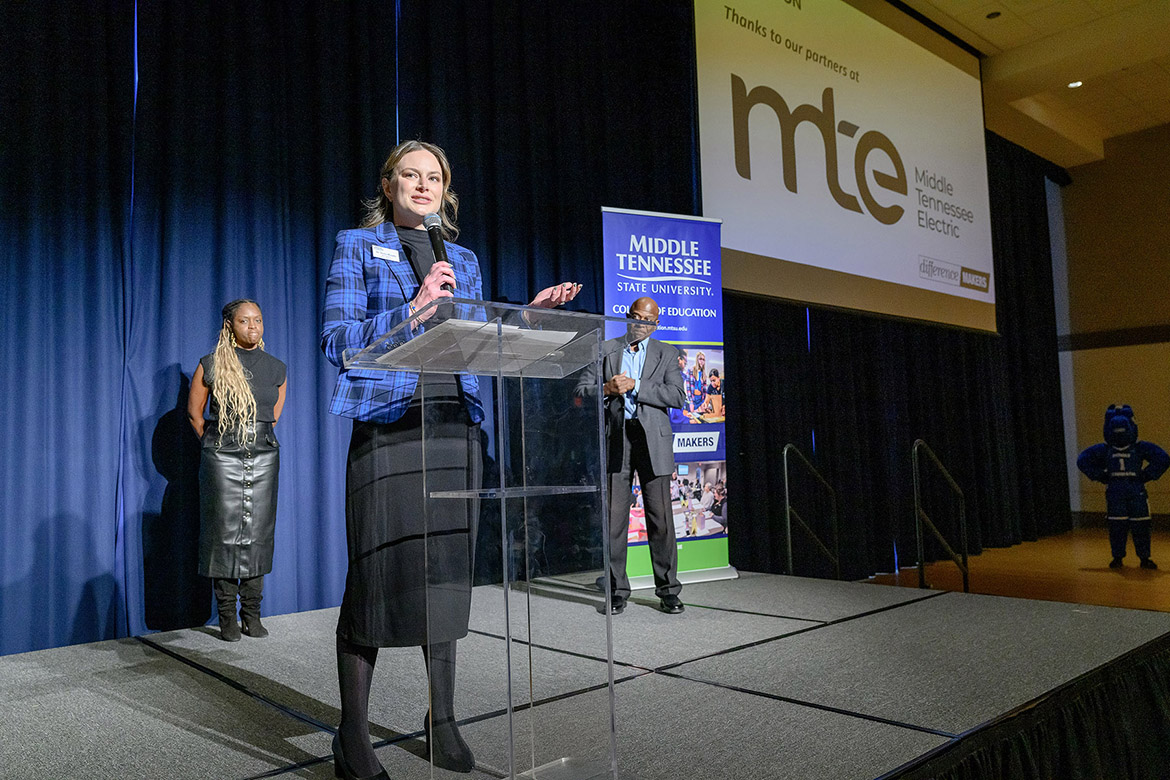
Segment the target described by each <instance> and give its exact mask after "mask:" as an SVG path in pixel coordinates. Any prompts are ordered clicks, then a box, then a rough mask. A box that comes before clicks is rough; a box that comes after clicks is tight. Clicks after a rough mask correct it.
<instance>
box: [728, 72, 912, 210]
mask: <svg viewBox="0 0 1170 780" xmlns="http://www.w3.org/2000/svg"><path fill="white" fill-rule="evenodd" d="M758 105H765V106H767V107H768V108H770V109H772V111H773V112H775V114H776V119H777V120H778V121H779V123H780V155H781V164H782V166H783V170H784V186H785V187H786V188H787V189H788V191H789V192H791V193H793V194H795V193H796V128H797V126H798V125H799V124H800V123H801V122H809V123H811V124H812V125H813V126H815V127H816V128H817V129H818V130H820V132H821V138H823V139H824V142H825V181H826V182H827V183H828V185H829V192H830V193H831V194H832V196H833V200H835V201H837V205H839V206H840V207H841V208H843V209H848V210H849V211H855V212H857V213H858V214H861V213H863V212H862V209H861V205H860V204H859V203H858V202H857V196H855V195H853V194H851V193H849V192H846V191H845V189H844V188H842V186H841V178H840V171H839V170H838V168H837V134H838V133H840V134H841V135H843V136H846V137H848V138H853V137H854V136H855V135H857V132H858V131H859V130H860V129H861V128H860V127H859V126H858V125H855V124H853V123H852V122H849V121H846V120H844V119H842V120H841V121H840V122H839V123H838V122H837V118H836V109H835V106H834V102H833V89H832V88H831V87H826V88H825V91H824V92H823V93H821V107H820V108H817V107H816V106H813V105H809V104H805V105H800V106H797V107H796V108H795V109H789V108H788V103H787V102H786V101H785V100H784V98H783V97H782V96H781V95H780V93H779V92H777V91H776V90H774V89H772V88H771V87H768V86H764V85H761V86H757V87H754V88H752V90H751V91H750V92H749V91H748V88H747V85H746V84H745V83H744V80H743V79H742V78H740V77H739V76H737V75H735V74H734V73H732V74H731V120H732V132H733V134H734V143H735V170H736V172H737V173H738V174H739V175H740V176H741V177H743V178H745V179H751V177H752V158H751V139H750V137H749V133H748V114H750V113H751V110H752V108H753V107H754V106H758ZM874 151H881V152H884V153H885V155H886V157H887V158H888V159H889V161H890V162H891V163H892V164H893V166H894V172H893V173H892V174H891V173H886V172H883V171H879V170H868V169H867V166H868V165H869V156H870V154H871V153H873V152H874ZM853 173H854V178H855V179H856V181H857V191H858V194H860V195H861V200H862V202H863V203H864V204H865V208H866V209H867V210H868V211H869V214H870V216H872V217H873V218H874V219H876V220H877V221H878V222H880V223H882V224H883V225H893V224H894V223H895V222H897V221H898V220H900V219H901V218H902V214H904V213H905V209H904V208H902V206H899V205H897V204H896V203H889V204H882V203H880V202H878V199H877V198H876V197H874V194H873V192H872V191H871V190H870V186H869V179H868V177H867V173H872V174H873V180H874V182H875V183H876V184H877V185H878V186H879V187H880V188H882V189H884V190H887V191H888V192H891V193H894V194H896V195H902V196H905V195H906V193H907V182H906V166H905V165H903V164H902V156H901V155H900V154H899V153H898V150H897V148H896V147H895V146H894V142H893V141H891V140H890V139H889V138H888V137H886V135H885V134H884V133H881V132H880V131H878V130H867V131H866V132H864V133H862V134H861V137H860V138H858V139H857V148H856V149H855V150H854V152H853Z"/></svg>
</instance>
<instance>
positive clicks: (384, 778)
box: [333, 734, 390, 780]
mask: <svg viewBox="0 0 1170 780" xmlns="http://www.w3.org/2000/svg"><path fill="white" fill-rule="evenodd" d="M333 776H334V777H340V778H342V780H390V775H388V774H386V770H385V769H383V770H382V771H381V772H379V773H378V774H376V775H369V776H367V777H358V776H357V775H356V774H354V773H353V772H351V771H350V769H349V764H347V763H346V762H345V754H344V753H342V752H341V737H340V736H338V735H337V734H334V735H333Z"/></svg>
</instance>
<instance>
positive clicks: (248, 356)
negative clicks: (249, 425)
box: [199, 347, 286, 423]
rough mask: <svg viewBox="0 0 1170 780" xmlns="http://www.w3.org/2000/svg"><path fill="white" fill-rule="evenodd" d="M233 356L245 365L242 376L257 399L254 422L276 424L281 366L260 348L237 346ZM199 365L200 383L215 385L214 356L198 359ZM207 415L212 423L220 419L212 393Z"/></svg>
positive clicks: (283, 372) (282, 371)
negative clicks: (209, 409) (245, 377)
mask: <svg viewBox="0 0 1170 780" xmlns="http://www.w3.org/2000/svg"><path fill="white" fill-rule="evenodd" d="M236 356H237V357H238V358H239V359H240V363H242V364H243V366H244V375H245V376H247V377H248V384H249V385H251V387H252V395H253V396H254V397H255V398H256V421H257V422H269V423H270V422H276V414H275V413H274V408H275V407H276V400H277V398H279V397H280V393H279V388H280V386H281V385H283V384H284V380H285V376H286V368H285V365H284V363H282V362H281V361H280V360H278V359H276V358H274V357H272V355H269V354H268V353H267V352H265V351H264V350H262V349H260V348H259V347H256V348H255V349H240V348H239V347H236ZM199 365H201V366H203V384H204V385H206V386H207V387H208V388H210V387H211V385H212V383H214V382H215V353H214V352H213V353H211V354H209V355H204V356H203V357H201V358H200V359H199ZM210 416H211V419H213V420H218V419H219V402H218V401H216V399H215V393H212V394H211V412H210Z"/></svg>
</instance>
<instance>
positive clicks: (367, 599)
mask: <svg viewBox="0 0 1170 780" xmlns="http://www.w3.org/2000/svg"><path fill="white" fill-rule="evenodd" d="M426 409H427V412H426V413H427V442H426V445H427V446H426V471H425V486H424V471H423V441H422V411H421V409H420V407H419V406H418V405H417V404H412V405H411V406H410V408H409V409H408V410H407V412H406V414H405V415H403V417H402V418H400V419H399V420H397V421H395V422H393V423H390V424H382V423H369V422H362V421H360V420H355V421H354V426H353V436H352V438H351V439H350V445H349V458H348V462H347V464H346V496H345V532H346V543H347V546H348V548H349V571H348V573H347V575H346V579H345V595H344V597H343V599H342V602H341V614H340V617H339V619H338V623H337V635H338V636H339V637H341V638H342V639H345V640H346V641H349V642H352V643H354V644H358V645H365V646H367V647H405V646H409V645H426V644H430V643H435V642H447V641H451V640H455V639H460V638H462V637H464V636H466V635H467V621H468V617H469V614H470V611H471V573H472V565H473V555H474V550H475V530H476V525H477V523H478V515H479V502H478V501H475V500H470V499H460V498H456V499H430V501H429V506H427V505H426V504H427V502H426V501H424V495H423V492H424V487H425V490H426V491H427V492H434V491H438V490H470V489H478V488H479V487H480V483H481V480H482V457H481V454H480V444H479V432H480V429H479V425H478V424H474V423H472V422H471V419H470V417H468V414H467V411H466V409H465V408H464V405H463V403H462V402H461V401H460V400H459V399H457V398H452V399H450V400H449V401H446V400H438V399H436V400H430V401H428V402H427V405H426Z"/></svg>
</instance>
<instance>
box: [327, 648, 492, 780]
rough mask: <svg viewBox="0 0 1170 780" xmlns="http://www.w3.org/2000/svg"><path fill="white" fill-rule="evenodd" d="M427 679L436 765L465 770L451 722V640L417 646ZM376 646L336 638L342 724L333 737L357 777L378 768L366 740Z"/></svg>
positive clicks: (463, 749)
mask: <svg viewBox="0 0 1170 780" xmlns="http://www.w3.org/2000/svg"><path fill="white" fill-rule="evenodd" d="M422 650H423V660H424V661H425V663H426V666H427V672H428V676H429V677H430V701H431V709H430V712H429V713H428V717H427V719H426V722H424V728H425V729H426V731H427V732H428V734H429V737H430V738H429V739H428V743H429V745H430V747H431V750H432V756H431V758H432V760H433V762H434V764H435V765H436V766H441V767H445V768H448V769H453V770H455V771H462V772H469V771H471V768H472V767H473V766H474V763H475V760H474V758H473V756H472V754H471V748H469V747H468V746H467V743H466V742H464V741H463V737H462V736H461V735H460V734H459V729H458V727H457V726H456V723H455V642H453V641H452V642H439V643H435V644H431V645H426V646H424V647H423V648H422ZM377 661H378V648H376V647H366V646H364V645H355V644H353V643H352V642H348V641H346V640H344V639H342V638H341V637H338V638H337V679H338V682H339V684H340V687H341V725H340V726H339V727H338V729H337V736H338V738H339V739H340V740H341V749H342V752H343V753H344V754H345V760H346V763H347V764H349V769H350V770H351V771H353V772H355V773H356V774H357V775H358V776H360V777H365V776H367V775H374V774H377V773H378V772H379V771H381V764H379V762H378V758H377V756H376V755H374V748H373V745H371V744H370V685H371V683H372V682H373V679H374V665H375V664H376V663H377Z"/></svg>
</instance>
